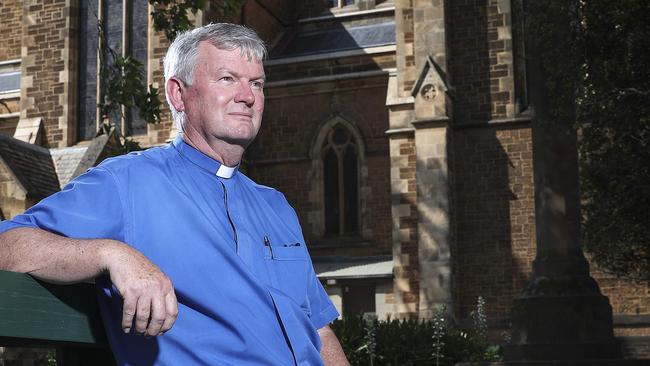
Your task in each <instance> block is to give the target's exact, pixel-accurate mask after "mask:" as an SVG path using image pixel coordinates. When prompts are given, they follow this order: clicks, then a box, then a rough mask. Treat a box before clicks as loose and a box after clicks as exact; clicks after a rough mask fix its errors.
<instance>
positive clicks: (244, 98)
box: [235, 83, 255, 105]
mask: <svg viewBox="0 0 650 366" xmlns="http://www.w3.org/2000/svg"><path fill="white" fill-rule="evenodd" d="M235 102H238V103H240V102H241V103H246V105H251V104H253V103H255V94H253V89H252V88H251V86H250V85H249V84H248V83H240V86H239V89H238V90H237V94H235Z"/></svg>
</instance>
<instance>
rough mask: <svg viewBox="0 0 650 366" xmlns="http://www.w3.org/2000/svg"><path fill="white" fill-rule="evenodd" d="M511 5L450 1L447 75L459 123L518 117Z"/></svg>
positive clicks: (498, 1) (494, 0) (496, 0)
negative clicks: (453, 90) (516, 114)
mask: <svg viewBox="0 0 650 366" xmlns="http://www.w3.org/2000/svg"><path fill="white" fill-rule="evenodd" d="M509 4H510V1H509V0H489V1H476V0H457V1H456V0H454V1H450V2H449V4H448V7H449V16H448V27H449V31H448V34H449V52H450V55H449V72H450V75H451V83H452V85H453V86H454V87H455V95H454V107H455V109H454V112H455V114H454V116H455V120H456V122H457V123H471V122H473V123H477V122H479V123H481V122H486V121H488V120H491V119H503V118H511V117H514V112H515V109H514V98H515V91H514V70H513V55H512V34H511V31H510V22H511V12H510V5H509Z"/></svg>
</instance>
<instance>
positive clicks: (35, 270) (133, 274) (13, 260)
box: [0, 228, 178, 336]
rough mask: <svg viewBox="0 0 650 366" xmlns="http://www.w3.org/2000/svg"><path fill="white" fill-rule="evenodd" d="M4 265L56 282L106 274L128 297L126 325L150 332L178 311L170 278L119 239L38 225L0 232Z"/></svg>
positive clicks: (171, 321) (168, 322) (161, 327)
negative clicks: (53, 230)
mask: <svg viewBox="0 0 650 366" xmlns="http://www.w3.org/2000/svg"><path fill="white" fill-rule="evenodd" d="M0 269H3V270H7V271H13V272H22V273H27V274H30V275H32V276H34V277H36V278H38V279H41V280H44V281H47V282H52V283H76V282H82V281H86V280H89V279H93V278H95V277H97V276H98V275H100V274H102V273H108V274H109V275H110V278H111V281H112V282H113V284H114V285H115V287H116V288H117V290H118V291H119V292H120V294H121V295H122V297H123V299H124V305H123V314H122V329H124V332H127V333H128V332H129V331H130V330H131V327H132V324H133V320H134V319H135V330H136V332H137V333H144V334H146V335H149V336H155V335H159V334H162V333H163V332H165V331H167V330H169V329H170V328H171V327H172V325H173V324H174V321H175V320H176V315H177V314H178V304H177V302H176V295H175V294H174V289H173V286H172V283H171V281H170V280H169V278H168V277H167V276H166V275H165V274H164V273H162V272H161V271H160V269H159V268H158V267H156V265H155V264H153V263H151V261H149V260H148V259H147V258H146V257H145V256H144V255H143V254H142V253H140V252H139V251H137V250H136V249H134V248H132V247H130V246H128V245H126V244H124V243H122V242H120V241H116V240H109V239H87V240H80V239H70V238H67V237H64V236H60V235H56V234H53V233H50V232H47V231H44V230H41V229H37V228H15V229H12V230H9V231H7V232H5V233H2V234H0Z"/></svg>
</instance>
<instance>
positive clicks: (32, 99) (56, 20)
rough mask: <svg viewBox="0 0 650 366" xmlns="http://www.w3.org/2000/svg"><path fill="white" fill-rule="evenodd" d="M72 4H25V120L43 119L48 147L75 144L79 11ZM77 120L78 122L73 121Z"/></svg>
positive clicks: (64, 0)
mask: <svg viewBox="0 0 650 366" xmlns="http://www.w3.org/2000/svg"><path fill="white" fill-rule="evenodd" d="M72 2H74V1H72V0H54V1H49V2H47V3H43V2H34V3H31V2H29V3H25V5H24V7H23V9H24V11H25V16H24V19H23V23H22V34H23V37H22V56H23V57H22V65H21V66H22V69H21V96H20V99H21V115H20V117H21V118H36V117H42V118H43V125H44V128H45V136H44V145H45V146H46V147H64V146H68V145H69V144H71V143H72V140H73V137H74V136H75V134H74V126H73V125H72V124H70V123H69V121H70V120H71V118H70V115H68V113H72V112H73V111H74V110H76V107H74V104H72V102H73V100H72V98H71V97H72V93H73V92H74V91H73V88H76V84H75V83H74V78H73V77H72V75H73V72H74V70H72V69H71V68H73V67H74V62H75V60H74V59H73V58H72V57H71V56H72V54H73V53H72V48H71V44H72V43H73V42H74V40H73V39H72V37H74V35H75V34H76V31H75V29H76V24H77V22H76V19H77V18H76V14H77V11H76V8H74V7H72V6H71V3H72ZM72 120H74V118H72Z"/></svg>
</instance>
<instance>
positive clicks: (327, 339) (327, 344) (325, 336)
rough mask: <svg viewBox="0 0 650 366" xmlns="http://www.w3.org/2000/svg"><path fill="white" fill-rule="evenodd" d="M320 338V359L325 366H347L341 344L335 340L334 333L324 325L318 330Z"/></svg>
mask: <svg viewBox="0 0 650 366" xmlns="http://www.w3.org/2000/svg"><path fill="white" fill-rule="evenodd" d="M318 335H319V336H320V341H321V348H320V357H321V358H322V359H323V362H324V363H325V366H349V365H350V363H349V362H348V359H347V357H345V353H343V348H341V343H339V339H338V338H336V334H334V331H332V329H331V328H330V327H329V325H326V326H324V327H322V328H320V329H319V330H318Z"/></svg>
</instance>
